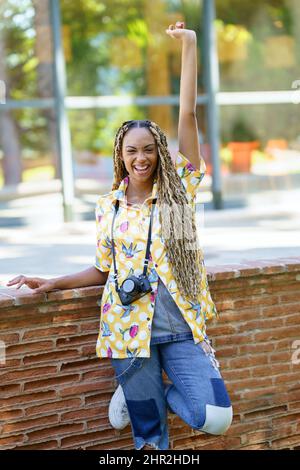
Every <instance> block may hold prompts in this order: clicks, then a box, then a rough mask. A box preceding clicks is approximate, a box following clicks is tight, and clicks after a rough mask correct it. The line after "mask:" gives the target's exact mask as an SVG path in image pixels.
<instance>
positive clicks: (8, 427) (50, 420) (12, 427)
mask: <svg viewBox="0 0 300 470" xmlns="http://www.w3.org/2000/svg"><path fill="white" fill-rule="evenodd" d="M56 423H58V416H57V415H52V416H43V417H42V418H37V419H27V420H21V421H20V420H19V421H18V422H16V423H9V424H4V426H3V433H11V432H15V431H24V430H26V429H34V428H36V427H37V428H43V427H45V426H47V425H49V424H56Z"/></svg>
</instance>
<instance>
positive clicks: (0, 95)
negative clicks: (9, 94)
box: [0, 80, 6, 104]
mask: <svg viewBox="0 0 300 470" xmlns="http://www.w3.org/2000/svg"><path fill="white" fill-rule="evenodd" d="M5 103H6V85H5V81H4V80H0V104H5Z"/></svg>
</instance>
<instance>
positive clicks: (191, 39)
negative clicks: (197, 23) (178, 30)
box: [182, 31, 197, 45]
mask: <svg viewBox="0 0 300 470" xmlns="http://www.w3.org/2000/svg"><path fill="white" fill-rule="evenodd" d="M182 44H189V45H190V44H197V35H196V33H195V31H189V32H188V34H185V35H184V36H183V38H182Z"/></svg>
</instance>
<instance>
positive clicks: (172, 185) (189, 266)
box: [112, 120, 202, 303]
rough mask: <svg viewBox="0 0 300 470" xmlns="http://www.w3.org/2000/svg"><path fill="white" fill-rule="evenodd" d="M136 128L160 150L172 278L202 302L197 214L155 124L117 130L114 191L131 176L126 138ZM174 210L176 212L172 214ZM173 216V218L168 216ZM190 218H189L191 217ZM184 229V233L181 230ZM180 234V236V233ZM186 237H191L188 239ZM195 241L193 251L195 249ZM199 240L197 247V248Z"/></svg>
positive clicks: (160, 191)
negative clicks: (125, 155) (143, 129)
mask: <svg viewBox="0 0 300 470" xmlns="http://www.w3.org/2000/svg"><path fill="white" fill-rule="evenodd" d="M134 127H146V128H147V129H148V130H149V131H150V132H151V133H152V135H153V137H154V139H155V141H156V143H157V148H158V162H157V167H156V173H155V176H156V180H157V205H158V207H164V208H165V207H168V208H169V211H167V212H164V213H162V211H161V210H160V211H159V220H160V224H161V233H162V236H163V238H164V241H165V248H166V253H167V257H168V259H169V261H170V264H171V269H172V274H173V277H174V279H175V281H176V284H177V286H178V288H179V290H180V293H181V294H182V296H183V297H184V298H188V299H191V301H192V302H195V303H197V302H199V294H200V286H201V260H202V257H201V250H199V247H198V241H197V232H196V225H195V221H194V217H193V213H192V212H191V211H190V209H191V208H190V206H189V204H188V200H187V197H186V192H185V189H184V188H183V186H182V183H181V179H180V177H179V175H178V174H177V172H176V169H175V166H174V163H173V162H172V159H171V155H170V153H169V150H168V144H167V139H166V136H165V134H164V132H163V131H162V130H161V129H160V127H159V126H158V125H157V124H156V123H155V122H153V121H148V120H133V121H125V122H123V124H122V125H121V127H119V129H118V130H117V133H116V136H115V142H114V153H113V163H114V181H113V185H112V190H114V189H117V188H118V187H119V185H120V183H121V181H122V180H123V179H124V178H125V177H126V176H127V175H128V172H127V170H126V168H125V164H124V162H123V160H122V158H121V155H122V142H123V138H124V135H125V134H126V132H127V131H128V130H129V129H132V128H134ZM170 210H171V211H172V212H170ZM167 214H169V216H166V215H167ZM187 214H188V217H187ZM180 229H181V230H180ZM179 232H180V236H178V233H179ZM186 233H187V234H188V237H186V236H185V235H186ZM191 240H192V242H193V249H191V248H190V247H191ZM195 240H196V246H195Z"/></svg>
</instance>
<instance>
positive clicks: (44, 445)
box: [17, 441, 58, 450]
mask: <svg viewBox="0 0 300 470" xmlns="http://www.w3.org/2000/svg"><path fill="white" fill-rule="evenodd" d="M54 449H58V443H57V441H45V442H41V443H39V444H29V445H27V446H26V445H25V446H18V447H17V450H54Z"/></svg>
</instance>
